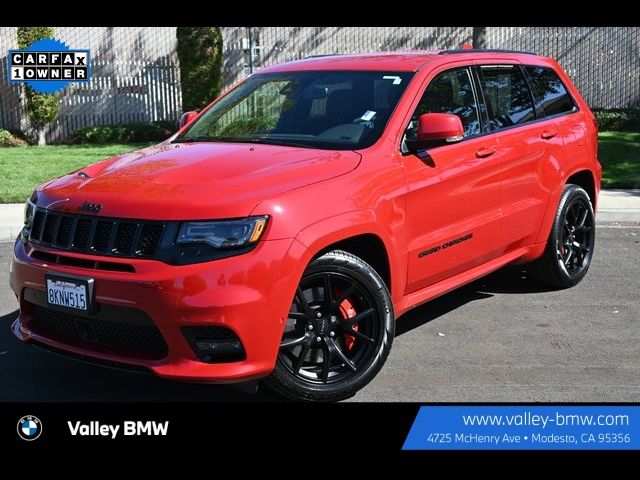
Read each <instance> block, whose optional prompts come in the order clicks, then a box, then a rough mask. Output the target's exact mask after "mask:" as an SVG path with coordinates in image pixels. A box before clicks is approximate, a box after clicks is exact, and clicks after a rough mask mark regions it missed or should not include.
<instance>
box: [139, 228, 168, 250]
mask: <svg viewBox="0 0 640 480" xmlns="http://www.w3.org/2000/svg"><path fill="white" fill-rule="evenodd" d="M162 228H163V227H162V225H151V224H147V225H145V226H144V227H143V228H142V236H141V237H140V252H141V253H142V254H143V255H154V254H155V253H156V248H157V247H158V243H160V236H161V235H162Z"/></svg>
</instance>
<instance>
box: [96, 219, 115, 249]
mask: <svg viewBox="0 0 640 480" xmlns="http://www.w3.org/2000/svg"><path fill="white" fill-rule="evenodd" d="M112 229H113V222H112V221H109V220H106V221H100V222H98V225H97V226H96V233H95V235H94V237H93V248H94V249H95V250H96V251H97V252H106V251H107V249H108V248H109V240H110V239H111V230H112Z"/></svg>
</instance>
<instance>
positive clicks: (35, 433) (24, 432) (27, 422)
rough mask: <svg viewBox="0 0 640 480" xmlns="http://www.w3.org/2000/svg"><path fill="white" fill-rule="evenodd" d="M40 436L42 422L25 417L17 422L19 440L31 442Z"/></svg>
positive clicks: (32, 417) (34, 418)
mask: <svg viewBox="0 0 640 480" xmlns="http://www.w3.org/2000/svg"><path fill="white" fill-rule="evenodd" d="M40 434H42V422H41V421H40V419H38V417H34V416H33V415H25V416H24V417H22V418H21V419H20V420H18V436H19V437H20V438H21V439H23V440H26V441H27V442H32V441H33V440H35V439H36V438H38V437H39V436H40Z"/></svg>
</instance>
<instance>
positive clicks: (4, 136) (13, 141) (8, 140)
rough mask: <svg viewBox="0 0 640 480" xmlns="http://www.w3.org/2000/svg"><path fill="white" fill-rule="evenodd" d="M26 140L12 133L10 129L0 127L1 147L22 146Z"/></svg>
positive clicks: (25, 143)
mask: <svg viewBox="0 0 640 480" xmlns="http://www.w3.org/2000/svg"><path fill="white" fill-rule="evenodd" d="M25 145H27V142H25V141H24V140H22V139H21V138H19V137H17V136H15V135H13V134H12V133H11V132H10V131H8V130H4V129H2V128H0V148H2V147H24V146H25Z"/></svg>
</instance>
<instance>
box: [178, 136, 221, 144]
mask: <svg viewBox="0 0 640 480" xmlns="http://www.w3.org/2000/svg"><path fill="white" fill-rule="evenodd" d="M228 141H230V140H226V139H222V138H218V137H187V138H176V139H175V140H173V141H172V142H171V143H198V142H207V143H213V142H228Z"/></svg>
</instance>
